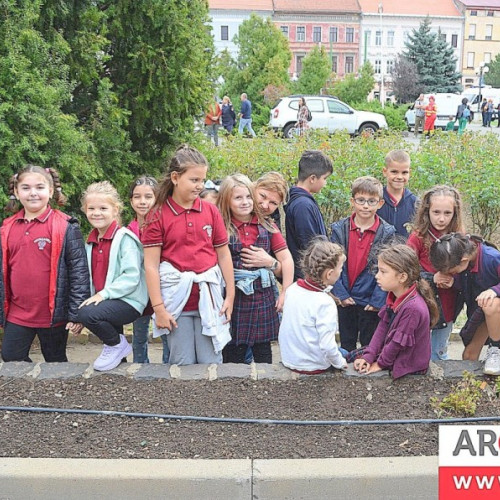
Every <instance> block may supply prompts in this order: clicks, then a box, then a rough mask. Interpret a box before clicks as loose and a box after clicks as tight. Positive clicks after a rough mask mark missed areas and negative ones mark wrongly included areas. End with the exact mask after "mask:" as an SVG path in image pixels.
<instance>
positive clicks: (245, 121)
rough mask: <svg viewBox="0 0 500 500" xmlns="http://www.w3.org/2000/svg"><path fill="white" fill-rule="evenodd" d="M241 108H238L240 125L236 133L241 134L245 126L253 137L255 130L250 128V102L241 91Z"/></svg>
mask: <svg viewBox="0 0 500 500" xmlns="http://www.w3.org/2000/svg"><path fill="white" fill-rule="evenodd" d="M240 99H241V109H240V114H239V117H240V125H239V127H238V133H239V134H240V135H241V134H243V130H244V129H245V127H246V128H247V130H248V131H249V132H250V134H252V137H255V135H256V134H255V132H254V131H253V128H252V103H251V102H250V101H249V100H248V97H247V95H246V94H245V93H244V92H243V94H241V97H240Z"/></svg>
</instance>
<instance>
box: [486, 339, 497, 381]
mask: <svg viewBox="0 0 500 500" xmlns="http://www.w3.org/2000/svg"><path fill="white" fill-rule="evenodd" d="M483 373H485V374H486V375H500V349H499V348H498V347H494V346H491V347H488V350H487V351H486V358H484V368H483Z"/></svg>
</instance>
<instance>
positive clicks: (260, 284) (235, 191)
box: [217, 174, 294, 363]
mask: <svg viewBox="0 0 500 500" xmlns="http://www.w3.org/2000/svg"><path fill="white" fill-rule="evenodd" d="M217 206H218V207H219V210H220V211H221V214H222V217H223V219H224V222H225V224H226V229H227V231H228V232H229V235H230V240H229V248H230V250H231V257H232V260H233V267H234V277H235V281H236V296H235V300H234V311H233V318H232V320H231V336H232V342H231V343H230V344H228V345H227V346H226V349H225V351H224V361H225V362H226V363H244V362H245V354H246V351H247V348H248V347H251V348H252V349H253V357H254V361H255V362H256V363H272V352H271V341H273V340H277V339H278V330H279V316H278V312H280V311H281V310H282V309H283V302H284V298H285V291H286V289H287V288H288V287H289V286H290V285H291V284H292V282H293V268H294V266H293V259H292V255H291V254H290V251H289V250H288V248H287V245H286V242H285V240H284V238H283V236H282V235H281V233H280V232H279V230H278V228H277V227H276V224H274V222H272V221H269V220H268V219H266V218H265V217H264V215H263V214H262V211H261V209H260V207H259V204H258V202H257V199H256V196H255V190H254V186H253V184H252V182H251V181H250V179H248V177H246V176H244V175H242V174H235V175H230V176H229V177H226V178H225V179H224V180H223V181H222V184H221V187H220V190H219V199H218V200H217ZM252 246H253V247H257V248H263V249H264V250H265V251H266V252H267V253H270V252H271V251H272V252H273V253H274V255H275V256H276V259H277V261H279V262H280V263H281V268H282V276H283V285H282V291H281V294H279V296H278V297H276V294H275V291H276V292H277V287H276V283H275V279H274V274H273V271H274V270H275V269H276V267H277V265H278V262H277V261H276V259H274V262H273V264H272V265H271V266H270V267H269V268H265V267H248V266H245V264H244V262H243V259H242V249H243V248H250V247H252Z"/></svg>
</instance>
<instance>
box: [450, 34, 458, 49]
mask: <svg viewBox="0 0 500 500" xmlns="http://www.w3.org/2000/svg"><path fill="white" fill-rule="evenodd" d="M451 46H452V47H455V48H457V47H458V35H451Z"/></svg>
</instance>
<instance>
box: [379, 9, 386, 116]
mask: <svg viewBox="0 0 500 500" xmlns="http://www.w3.org/2000/svg"><path fill="white" fill-rule="evenodd" d="M378 13H379V15H380V18H379V22H380V28H379V29H380V104H381V105H382V107H384V105H385V95H384V93H385V92H384V61H383V59H384V51H383V49H382V43H383V40H384V34H383V32H382V14H383V13H384V6H383V5H382V2H380V3H379V4H378Z"/></svg>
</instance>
